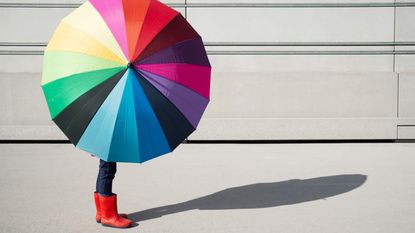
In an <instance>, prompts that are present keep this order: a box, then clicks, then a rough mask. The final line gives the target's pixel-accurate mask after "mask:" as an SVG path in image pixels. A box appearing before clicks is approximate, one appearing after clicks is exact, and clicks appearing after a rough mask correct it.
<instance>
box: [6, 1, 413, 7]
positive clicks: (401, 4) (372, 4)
mask: <svg viewBox="0 0 415 233" xmlns="http://www.w3.org/2000/svg"><path fill="white" fill-rule="evenodd" d="M80 5H81V4H80V3H16V2H10V3H0V8H1V7H10V8H77V7H79V6H80ZM166 5H168V6H171V7H198V8H200V7H220V8H221V7H232V8H235V7H238V8H240V7H244V8H295V7H301V8H304V7H318V8H326V7H413V6H415V2H396V3H393V2H391V3H377V2H367V3H167V4H166Z"/></svg>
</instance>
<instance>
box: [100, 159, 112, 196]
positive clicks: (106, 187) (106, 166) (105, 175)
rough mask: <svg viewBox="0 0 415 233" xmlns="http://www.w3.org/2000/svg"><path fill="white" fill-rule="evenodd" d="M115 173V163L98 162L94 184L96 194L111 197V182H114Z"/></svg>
mask: <svg viewBox="0 0 415 233" xmlns="http://www.w3.org/2000/svg"><path fill="white" fill-rule="evenodd" d="M116 172H117V163H116V162H105V161H104V160H102V159H100V160H99V172H98V177H97V183H96V192H97V193H98V194H99V195H101V196H111V195H113V193H112V181H113V180H114V177H115V173H116Z"/></svg>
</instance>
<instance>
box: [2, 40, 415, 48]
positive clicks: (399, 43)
mask: <svg viewBox="0 0 415 233" xmlns="http://www.w3.org/2000/svg"><path fill="white" fill-rule="evenodd" d="M204 45H205V46H253V47H255V46H257V47H263V46H415V41H397V42H205V43H204ZM2 46H3V47H8V46H9V47H32V46H33V47H45V46H47V42H0V47H2Z"/></svg>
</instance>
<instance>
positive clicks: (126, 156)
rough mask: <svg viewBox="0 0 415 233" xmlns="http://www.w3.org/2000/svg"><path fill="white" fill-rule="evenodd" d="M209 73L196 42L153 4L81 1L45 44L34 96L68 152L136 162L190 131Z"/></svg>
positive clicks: (178, 18) (202, 105) (172, 14)
mask: <svg viewBox="0 0 415 233" xmlns="http://www.w3.org/2000/svg"><path fill="white" fill-rule="evenodd" d="M210 74H211V66H210V63H209V60H208V57H207V55H206V51H205V48H204V45H203V42H202V38H201V37H200V35H199V34H198V33H197V32H196V31H195V30H194V29H193V28H192V27H191V25H190V24H189V23H188V22H187V21H186V19H185V18H184V17H183V16H182V15H181V14H180V13H179V12H177V11H175V10H173V9H172V8H170V7H168V6H166V5H164V4H162V3H160V2H159V1H155V0H89V1H87V2H85V3H84V4H82V5H81V6H80V7H79V8H77V9H76V10H75V11H73V12H72V13H71V14H69V15H68V16H66V17H65V18H64V19H63V20H62V21H61V22H60V24H59V26H58V28H57V29H56V31H55V33H54V34H53V36H52V38H51V39H50V41H49V43H48V46H47V48H46V50H45V56H44V64H43V76H42V89H43V92H44V95H45V98H46V101H47V104H48V107H49V111H50V114H51V118H52V119H53V121H54V122H55V123H56V124H57V125H58V126H59V128H60V129H61V130H62V131H63V132H64V133H65V135H66V136H67V137H68V138H69V140H70V141H71V142H72V143H73V144H74V145H75V146H76V147H78V148H80V149H83V150H85V151H87V152H89V153H91V154H94V155H96V156H98V157H99V158H101V159H103V160H105V161H112V162H134V163H142V162H144V161H148V160H150V159H152V158H155V157H157V156H160V155H163V154H166V153H168V152H171V151H173V150H174V149H175V148H176V147H177V146H178V145H179V144H180V143H181V142H183V140H184V139H185V138H186V137H187V136H189V135H190V134H191V133H192V132H193V131H194V130H195V129H196V127H197V125H198V123H199V121H200V119H201V117H202V114H203V112H204V111H205V109H206V107H207V104H208V102H209V99H210V97H209V91H210Z"/></svg>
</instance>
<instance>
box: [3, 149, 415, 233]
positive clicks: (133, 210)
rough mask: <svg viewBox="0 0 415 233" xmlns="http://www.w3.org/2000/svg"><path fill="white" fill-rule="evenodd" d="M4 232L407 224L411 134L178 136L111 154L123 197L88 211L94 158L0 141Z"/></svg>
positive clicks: (361, 229) (289, 229)
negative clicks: (111, 209)
mask: <svg viewBox="0 0 415 233" xmlns="http://www.w3.org/2000/svg"><path fill="white" fill-rule="evenodd" d="M0 163H1V166H2V168H1V169H0V187H1V188H0V209H1V211H0V232H1V233H3V232H4V233H22V232H39V233H48V232H53V233H58V232H63V233H72V232H74V233H75V232H82V233H85V232H88V233H89V232H146V233H147V232H148V233H199V232H200V233H207V232H212V233H245V232H246V233H268V232H269V233H271V232H273V233H274V232H282V233H294V232H295V233H310V232H316V233H349V232H350V233H372V232H373V233H383V232H384V233H392V232H393V233H412V232H415V221H414V219H415V200H414V197H415V182H414V180H415V144H412V143H339V144H336V143H317V144H314V143H305V144H183V145H181V146H180V147H179V148H178V149H177V150H176V151H175V152H173V153H170V154H168V155H166V156H163V157H160V158H156V159H154V160H152V161H149V162H147V163H144V164H141V165H140V164H126V163H118V172H117V175H116V178H115V180H114V187H113V191H114V192H115V193H117V194H118V195H119V203H118V209H119V210H120V212H124V213H128V214H129V215H130V217H131V218H132V219H133V220H135V221H136V222H137V223H138V225H137V226H135V227H133V228H130V229H126V230H119V229H113V228H104V227H102V226H101V225H99V224H97V223H95V221H94V214H95V212H94V211H95V209H94V205H93V191H94V188H95V179H96V175H97V170H98V160H97V158H94V157H91V156H89V155H88V154H86V153H85V152H82V151H80V150H78V149H75V148H74V147H73V146H72V145H70V144H0Z"/></svg>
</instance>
